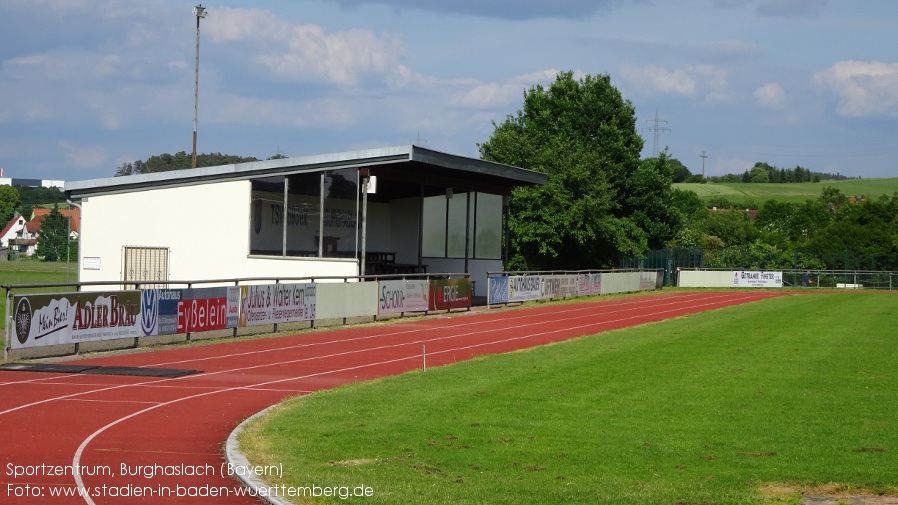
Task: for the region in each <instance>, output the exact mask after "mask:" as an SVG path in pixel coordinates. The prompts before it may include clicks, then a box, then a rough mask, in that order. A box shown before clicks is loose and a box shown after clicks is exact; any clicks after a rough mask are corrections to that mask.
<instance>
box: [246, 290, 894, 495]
mask: <svg viewBox="0 0 898 505" xmlns="http://www.w3.org/2000/svg"><path fill="white" fill-rule="evenodd" d="M896 316H898V297H896V295H894V294H890V293H863V292H861V293H856V292H854V293H844V294H842V293H840V294H814V295H796V296H788V297H782V298H777V299H772V300H767V301H763V302H758V303H753V304H749V305H744V306H739V307H733V308H728V309H724V310H717V311H713V312H706V313H702V314H696V315H692V316H686V317H682V318H679V319H676V320H671V321H666V322H662V323H655V324H649V325H644V326H641V327H636V328H630V329H626V330H620V331H614V332H608V333H603V334H600V335H597V336H593V337H586V338H580V339H576V340H572V341H568V342H564V343H559V344H554V345H550V346H545V347H540V348H535V349H531V350H527V351H520V352H513V353H509V354H504V355H497V356H489V357H483V358H479V359H476V360H472V361H468V362H464V363H459V364H455V365H451V366H445V367H439V368H431V369H428V370H427V371H426V372H420V371H419V372H411V373H408V374H404V375H402V376H398V377H392V378H386V379H382V380H377V381H373V382H368V383H362V384H355V385H349V386H344V387H340V388H337V389H334V390H328V391H321V392H318V393H314V394H311V395H308V396H305V397H301V398H296V399H293V400H290V401H288V402H286V404H284V405H283V406H281V407H278V408H276V409H274V410H272V411H271V412H270V413H269V414H268V415H266V416H264V417H262V418H261V420H260V421H257V422H255V423H253V424H252V425H251V426H250V427H249V429H247V430H246V431H245V432H244V433H243V435H242V439H241V448H242V450H244V451H245V452H246V453H247V454H248V456H249V458H250V460H251V461H252V462H253V463H254V464H265V465H272V464H283V468H284V476H283V479H282V480H279V481H277V482H276V483H277V484H286V485H290V486H311V485H317V486H350V487H352V486H359V485H365V486H370V487H371V488H372V489H373V492H374V495H373V496H371V497H364V498H349V499H348V500H343V499H340V498H332V499H330V501H329V503H345V502H350V503H353V502H354V503H366V504H368V503H371V504H374V503H377V504H382V503H391V504H407V503H416V504H446V503H452V504H560V503H580V504H600V503H607V504H640V505H645V504H676V505H689V504H696V505H697V504H711V503H714V504H718V505H720V504H749V503H773V502H777V503H794V504H797V503H799V502H798V499H799V496H800V495H799V494H798V493H797V492H795V490H796V489H807V488H808V487H809V486H813V485H818V484H829V485H830V487H832V488H839V489H843V490H846V489H847V490H854V491H867V492H875V493H896V492H898V488H896V485H898V402H896V401H895V398H896V397H895V394H896V393H895V392H896V391H898V371H896V370H898V367H896V363H898V342H896V339H898V332H896V331H895V328H896V326H895V321H896ZM833 483H834V484H833ZM802 486H806V487H802ZM299 503H304V502H301V501H300V502H299Z"/></svg>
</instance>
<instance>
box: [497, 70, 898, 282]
mask: <svg viewBox="0 0 898 505" xmlns="http://www.w3.org/2000/svg"><path fill="white" fill-rule="evenodd" d="M493 126H494V133H493V135H492V137H491V138H490V139H489V140H488V141H487V142H484V143H483V144H480V145H479V147H480V154H481V157H483V158H484V159H488V160H492V161H497V162H501V163H506V164H510V165H514V166H519V167H522V168H528V169H531V170H537V171H541V172H545V173H548V174H549V180H548V183H547V184H546V186H540V187H526V188H516V189H515V190H514V191H513V193H512V196H511V198H510V201H509V210H510V212H509V226H508V228H509V229H508V232H509V234H510V237H509V238H510V242H511V251H510V261H509V265H508V266H509V268H510V269H516V270H557V269H582V268H597V267H617V266H618V265H619V264H620V260H622V259H624V258H628V257H640V256H643V255H645V254H646V253H647V251H649V250H652V249H660V248H666V247H702V248H706V249H708V250H723V249H727V248H733V247H737V248H746V249H751V250H754V251H757V252H759V253H763V254H764V255H765V257H768V258H772V259H771V261H772V262H773V263H776V264H777V266H779V267H780V268H792V267H793V266H795V264H796V262H795V259H796V251H801V252H803V253H804V255H803V264H802V265H801V268H823V267H825V266H826V265H827V261H828V260H827V258H828V257H832V256H833V255H844V253H845V252H846V251H850V252H852V253H853V257H855V258H859V259H857V261H854V264H853V265H852V266H851V267H852V268H875V269H882V268H885V269H898V195H893V196H891V197H888V196H882V197H878V198H867V199H865V200H863V201H861V202H857V203H851V202H850V201H849V199H848V198H847V197H846V196H845V195H842V194H841V193H840V192H839V191H838V190H837V189H835V188H832V187H824V188H822V190H821V196H820V197H819V198H818V199H816V200H813V201H808V202H806V203H804V204H791V203H778V202H775V201H769V202H766V203H765V204H763V205H762V206H761V208H760V209H759V210H758V211H757V214H756V216H755V219H754V220H752V218H751V214H752V213H749V212H743V211H742V210H736V209H721V210H720V211H711V210H709V209H708V207H707V205H706V204H705V203H703V202H702V201H701V200H700V199H699V198H698V196H697V195H696V194H695V193H693V192H691V191H682V190H679V189H674V188H672V186H671V184H672V183H673V182H674V181H676V180H681V181H682V180H684V179H687V178H689V177H691V174H690V172H689V170H688V169H687V168H686V167H685V166H683V164H682V163H680V162H679V161H678V160H676V159H674V158H672V157H670V156H669V154H668V152H667V151H666V150H665V151H664V152H662V153H661V154H660V156H658V157H657V158H650V159H643V160H640V158H639V153H640V151H641V150H642V147H643V141H642V139H641V138H640V136H639V135H638V134H637V133H636V117H635V110H634V107H633V105H632V104H631V103H630V102H629V100H626V99H624V98H623V97H622V96H621V94H620V92H619V91H618V90H617V89H616V88H614V87H613V86H612V85H611V83H610V78H609V77H608V76H607V75H601V76H589V75H587V76H585V77H583V78H581V79H579V80H575V79H574V78H573V74H572V73H571V72H566V73H560V74H558V75H557V77H556V80H555V82H553V83H552V84H551V85H550V86H548V87H543V86H535V87H533V88H531V89H529V90H527V91H526V92H525V94H524V105H523V107H522V108H521V109H520V110H518V111H517V113H515V114H511V115H508V116H507V117H506V119H505V121H503V122H502V123H499V124H496V123H494V125H493ZM825 177H826V178H833V179H839V178H844V177H843V176H841V175H838V174H836V175H834V176H833V175H832V174H823V173H815V172H812V171H810V170H808V169H805V168H803V167H800V166H797V167H795V168H794V169H783V168H778V167H775V166H772V165H769V164H767V163H757V164H755V166H754V167H752V169H751V170H748V171H746V172H745V173H744V174H742V175H741V176H736V175H731V176H724V177H723V178H721V182H725V181H724V180H723V179H726V182H737V179H738V182H743V181H744V182H781V183H788V182H793V183H799V182H800V183H805V182H819V181H821V180H824V178H825ZM699 178H701V176H699ZM846 257H847V256H846ZM847 263H848V262H847V261H845V262H843V264H845V265H847ZM860 263H864V264H863V265H861V264H860ZM771 266H772V265H771Z"/></svg>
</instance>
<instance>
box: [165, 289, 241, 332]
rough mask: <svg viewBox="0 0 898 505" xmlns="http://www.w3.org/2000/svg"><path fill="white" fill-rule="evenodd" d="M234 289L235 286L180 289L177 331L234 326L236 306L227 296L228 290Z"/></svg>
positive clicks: (209, 329) (195, 330)
mask: <svg viewBox="0 0 898 505" xmlns="http://www.w3.org/2000/svg"><path fill="white" fill-rule="evenodd" d="M236 289H237V288H236V287H235V286H232V287H228V286H223V287H214V288H191V289H183V290H181V293H182V296H181V299H180V300H178V318H177V333H194V332H198V331H211V330H221V329H224V328H236V327H237V326H236V324H237V310H238V307H237V305H236V304H231V303H229V297H228V293H229V291H232V290H236ZM229 323H230V324H231V325H229Z"/></svg>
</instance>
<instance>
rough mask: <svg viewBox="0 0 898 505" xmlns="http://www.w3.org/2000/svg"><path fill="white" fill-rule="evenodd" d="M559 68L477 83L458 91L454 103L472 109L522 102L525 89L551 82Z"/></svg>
mask: <svg viewBox="0 0 898 505" xmlns="http://www.w3.org/2000/svg"><path fill="white" fill-rule="evenodd" d="M557 75H558V70H555V69H549V70H540V71H538V72H532V73H529V74H524V75H518V76H514V77H512V78H510V79H508V80H506V81H505V82H501V83H496V82H488V83H477V84H474V85H473V86H471V87H470V88H469V89H466V90H463V91H460V92H458V93H457V94H456V95H455V96H454V97H453V99H452V105H455V106H458V107H464V108H471V109H491V108H497V107H506V106H508V105H511V104H516V103H517V104H520V103H521V102H523V99H524V91H525V90H528V89H530V88H532V87H533V86H535V85H537V84H543V85H545V84H548V83H551V82H552V81H553V80H554V79H555V76H557Z"/></svg>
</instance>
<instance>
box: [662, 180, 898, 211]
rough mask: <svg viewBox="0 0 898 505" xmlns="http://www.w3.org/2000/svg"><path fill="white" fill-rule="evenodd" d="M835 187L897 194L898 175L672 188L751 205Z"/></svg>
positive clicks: (798, 198)
mask: <svg viewBox="0 0 898 505" xmlns="http://www.w3.org/2000/svg"><path fill="white" fill-rule="evenodd" d="M827 186H832V187H834V188H837V189H838V190H839V191H841V192H842V194H844V195H845V196H847V197H854V196H863V197H864V198H878V197H879V196H881V195H886V196H892V195H893V194H894V193H898V177H895V178H889V179H850V180H843V181H821V182H816V183H811V182H804V183H801V184H796V183H789V184H782V183H781V184H771V183H716V184H715V183H710V182H709V183H707V184H696V183H679V184H674V185H673V187H674V188H677V189H682V190H688V191H692V192H693V193H695V194H697V195H698V197H699V198H701V199H702V200H703V201H714V200H719V199H721V198H726V199H727V200H728V201H729V202H732V203H735V204H744V205H747V204H751V203H753V204H754V205H749V206H758V205H761V204H763V203H764V202H766V201H767V200H776V201H778V202H792V203H802V202H805V201H806V200H813V199H815V198H817V197H819V196H820V192H821V191H823V188H825V187H827Z"/></svg>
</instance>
